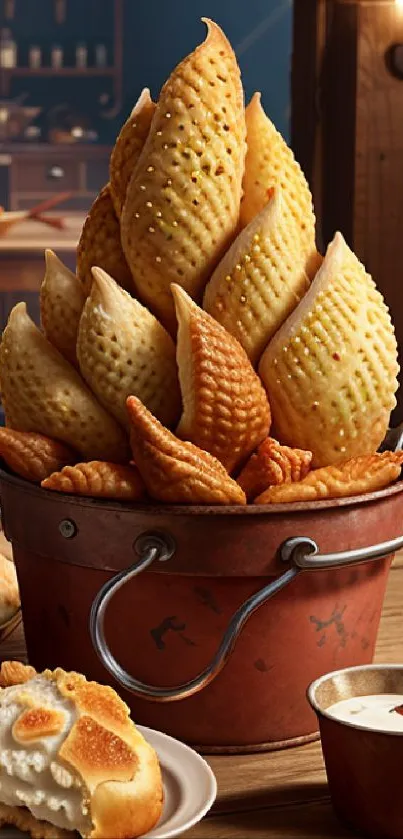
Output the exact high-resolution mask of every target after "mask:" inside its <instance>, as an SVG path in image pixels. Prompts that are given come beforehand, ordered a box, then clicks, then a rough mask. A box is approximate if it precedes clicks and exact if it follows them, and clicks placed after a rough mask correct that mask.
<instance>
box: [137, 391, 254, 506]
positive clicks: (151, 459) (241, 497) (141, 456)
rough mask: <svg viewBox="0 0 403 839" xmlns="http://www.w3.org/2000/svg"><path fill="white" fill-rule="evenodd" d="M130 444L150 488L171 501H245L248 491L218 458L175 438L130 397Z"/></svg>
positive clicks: (158, 498)
mask: <svg viewBox="0 0 403 839" xmlns="http://www.w3.org/2000/svg"><path fill="white" fill-rule="evenodd" d="M127 410H128V412H129V417H130V422H131V429H132V430H131V437H130V439H131V444H132V450H133V455H134V459H135V462H136V464H137V467H138V469H139V471H140V474H141V476H142V478H143V480H144V483H145V485H146V488H147V491H148V493H149V495H151V497H152V498H156V499H157V500H158V501H167V502H168V503H171V504H246V498H245V493H244V492H243V490H242V489H241V487H240V486H239V485H238V484H237V483H236V481H233V480H232V478H230V477H229V475H228V473H227V471H226V470H225V469H224V467H223V465H222V464H221V463H220V461H219V460H216V458H215V457H213V456H212V455H211V454H208V452H205V451H202V449H199V448H198V447H197V446H194V445H193V443H187V442H184V441H183V440H179V439H178V438H177V437H175V435H174V434H172V433H171V431H168V429H166V428H164V426H163V425H161V423H160V422H158V420H157V419H155V417H153V415H152V414H151V413H150V412H149V411H148V410H147V408H146V407H145V406H144V405H143V404H142V402H140V400H139V399H137V398H136V397H135V396H129V398H128V400H127Z"/></svg>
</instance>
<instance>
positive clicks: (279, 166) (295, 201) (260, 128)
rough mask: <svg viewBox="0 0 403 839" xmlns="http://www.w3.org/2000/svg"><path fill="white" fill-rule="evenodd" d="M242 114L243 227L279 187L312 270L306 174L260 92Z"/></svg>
mask: <svg viewBox="0 0 403 839" xmlns="http://www.w3.org/2000/svg"><path fill="white" fill-rule="evenodd" d="M245 116H246V139H247V153H246V161H245V175H244V179H243V196H242V201H241V224H242V227H245V226H246V225H247V224H249V222H250V221H252V219H253V218H254V217H255V216H256V215H257V213H260V211H261V210H262V209H263V207H265V205H266V203H267V201H268V198H269V197H270V194H271V190H272V188H273V187H278V186H280V187H281V189H282V190H283V194H284V200H285V203H286V208H287V210H288V212H289V213H290V215H291V216H292V217H293V218H294V220H295V222H296V224H297V226H298V228H299V230H300V232H301V241H302V243H303V246H304V248H305V253H306V255H307V257H308V260H309V261H310V262H311V263H312V270H314V269H315V268H316V267H317V258H318V257H317V252H316V245H315V214H314V210H313V204H312V195H311V191H310V189H309V186H308V183H307V181H306V178H305V175H304V173H303V172H302V169H301V167H300V165H299V164H298V163H297V161H296V160H295V157H294V155H293V153H292V151H291V149H290V148H289V146H287V143H286V142H285V140H284V139H283V137H282V136H281V134H280V133H279V132H278V131H277V129H276V128H275V126H274V125H273V123H272V122H271V120H270V119H269V117H268V116H267V115H266V114H265V112H264V110H263V108H262V104H261V101H260V93H255V94H254V95H253V96H252V99H251V101H250V102H249V105H248V106H247V108H246V111H245ZM309 273H310V274H311V271H310V270H309Z"/></svg>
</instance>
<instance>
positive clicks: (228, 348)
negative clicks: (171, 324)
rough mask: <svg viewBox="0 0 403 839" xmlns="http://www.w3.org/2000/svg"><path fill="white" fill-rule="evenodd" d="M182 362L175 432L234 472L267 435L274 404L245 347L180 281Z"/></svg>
mask: <svg viewBox="0 0 403 839" xmlns="http://www.w3.org/2000/svg"><path fill="white" fill-rule="evenodd" d="M172 291H173V295H174V299H175V306H176V314H177V318H178V344H177V362H178V367H179V381H180V385H181V391H182V401H183V413H182V417H181V420H180V423H179V426H178V428H177V431H176V433H177V434H178V436H179V437H181V438H183V439H184V440H190V441H191V442H192V443H194V444H195V445H196V446H199V447H200V448H201V449H204V451H207V452H210V454H212V455H214V457H216V458H218V460H220V461H221V463H222V464H223V465H224V466H225V468H226V469H227V471H228V472H232V471H233V470H234V469H235V468H236V467H237V466H238V465H239V464H240V463H241V462H242V461H244V460H245V459H246V458H247V457H248V455H249V454H250V453H251V452H252V451H253V450H254V449H255V448H256V446H257V445H258V444H259V443H261V442H262V440H264V438H265V437H267V434H268V432H269V428H270V406H269V403H268V401H267V395H266V392H265V390H264V388H263V386H262V383H261V381H260V379H259V377H258V376H257V374H256V373H255V371H254V369H253V367H252V365H251V363H250V361H249V359H248V357H247V355H246V353H245V351H244V350H243V349H242V347H241V345H240V344H239V343H238V341H236V340H235V338H233V337H232V335H230V334H229V332H227V331H226V330H225V329H224V327H223V326H221V325H220V324H219V323H217V321H215V320H214V318H212V317H211V316H210V315H208V314H207V312H204V311H203V310H202V309H200V308H199V307H198V306H197V305H196V303H194V301H193V300H192V299H191V298H190V297H189V296H188V295H187V294H186V291H184V289H183V288H181V287H180V286H178V285H173V286H172Z"/></svg>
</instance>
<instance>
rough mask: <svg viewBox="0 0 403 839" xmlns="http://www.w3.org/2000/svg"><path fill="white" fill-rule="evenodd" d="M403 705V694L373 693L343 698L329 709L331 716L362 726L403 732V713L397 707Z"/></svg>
mask: <svg viewBox="0 0 403 839" xmlns="http://www.w3.org/2000/svg"><path fill="white" fill-rule="evenodd" d="M402 706H403V695H401V694H397V693H396V694H394V693H382V694H373V695H371V696H357V697H351V698H350V699H342V700H341V701H340V702H336V703H335V704H334V705H331V706H330V708H328V709H327V712H326V713H328V714H329V715H330V716H332V717H334V718H335V719H336V720H340V721H341V722H349V723H353V724H354V725H357V726H359V727H360V728H372V729H374V730H376V731H400V732H402V733H403V715H402V714H401V713H398V712H397V711H395V708H398V707H402Z"/></svg>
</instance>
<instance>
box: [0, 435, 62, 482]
mask: <svg viewBox="0 0 403 839" xmlns="http://www.w3.org/2000/svg"><path fill="white" fill-rule="evenodd" d="M0 458H2V459H3V460H4V462H5V463H6V464H7V466H9V467H10V469H12V471H13V472H15V473H16V475H19V476H20V477H21V478H25V480H26V481H33V482H35V483H40V482H41V481H43V480H44V479H45V478H47V477H48V476H49V475H51V474H52V472H56V471H58V470H59V469H62V468H63V466H67V465H68V464H70V463H75V462H76V460H77V454H76V453H75V452H74V451H73V449H70V448H69V447H68V446H66V445H65V444H64V443H59V441H58V440H52V439H51V438H50V437H45V436H44V434H35V433H33V432H32V431H15V430H14V429H12V428H0Z"/></svg>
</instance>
